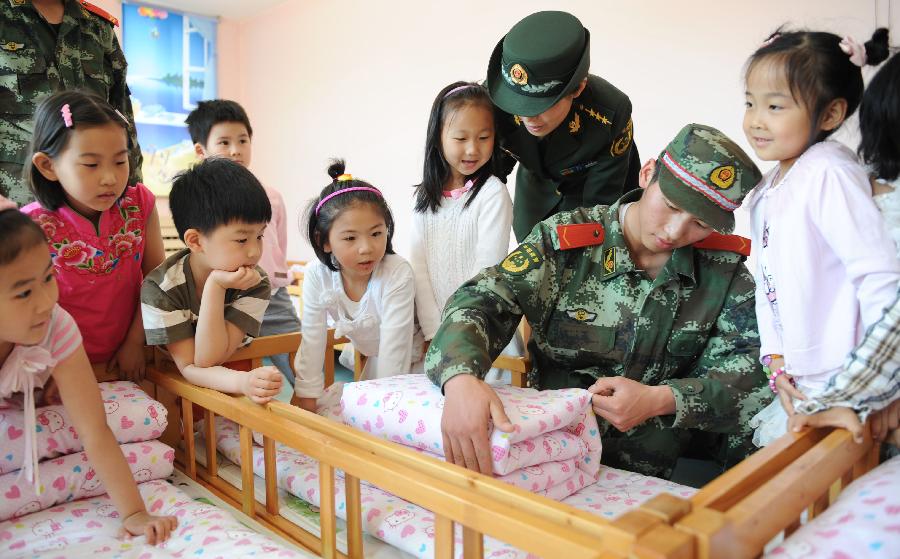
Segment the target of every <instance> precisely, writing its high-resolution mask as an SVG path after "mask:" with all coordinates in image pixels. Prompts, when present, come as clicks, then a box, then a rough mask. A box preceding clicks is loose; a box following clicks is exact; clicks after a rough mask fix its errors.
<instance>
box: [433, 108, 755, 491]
mask: <svg viewBox="0 0 900 559" xmlns="http://www.w3.org/2000/svg"><path fill="white" fill-rule="evenodd" d="M760 176H761V175H760V172H759V170H758V169H757V168H756V165H754V164H753V162H752V161H751V160H750V158H749V157H748V156H747V154H746V153H744V152H743V151H742V150H741V148H740V147H738V146H737V145H736V144H735V143H734V142H733V141H731V140H730V139H728V137H727V136H725V135H724V134H722V133H721V132H720V131H718V130H715V129H714V128H710V127H708V126H702V125H698V124H691V125H688V126H685V127H684V128H683V129H682V130H681V131H680V132H679V133H678V135H677V136H676V137H675V139H674V140H672V141H671V142H670V143H669V145H668V146H667V147H666V149H665V150H664V151H663V152H662V153H661V154H660V156H659V157H658V158H657V159H656V160H653V159H650V160H649V161H647V162H646V163H645V164H644V166H643V167H641V170H640V173H639V181H640V186H641V190H637V191H634V192H630V193H628V194H626V195H625V196H623V197H622V198H620V199H619V201H617V202H616V203H615V204H613V205H612V206H595V207H593V208H582V209H579V210H575V211H572V212H562V213H559V214H557V215H555V216H554V217H552V218H550V219H548V220H546V221H543V222H541V223H540V224H538V225H537V226H536V227H535V228H534V230H532V232H531V234H529V235H528V237H526V239H525V242H524V243H523V244H521V245H519V248H518V249H516V250H515V251H513V252H512V253H511V254H510V255H509V256H507V258H506V260H504V261H503V262H502V263H501V264H500V265H498V266H495V267H493V268H487V269H485V270H483V271H482V272H481V273H480V274H479V275H477V276H475V277H474V278H473V279H471V280H470V281H469V282H468V283H466V284H464V285H463V286H462V287H461V288H459V290H457V292H456V293H455V294H454V295H453V296H452V297H451V299H450V301H449V302H448V303H447V305H446V307H445V308H444V322H443V324H441V327H440V329H438V331H437V334H435V336H434V339H433V340H432V342H431V345H430V347H429V349H428V354H427V356H426V358H425V372H426V373H427V374H428V376H429V377H430V378H431V379H432V381H433V382H434V383H435V384H437V385H438V386H441V387H442V388H443V390H444V394H445V395H446V400H445V403H444V411H443V415H442V418H441V428H442V431H443V434H444V449H445V453H446V456H447V459H448V460H450V461H453V462H455V463H457V464H459V465H462V466H466V467H469V468H471V469H476V470H480V471H482V472H489V471H490V467H491V460H490V455H491V454H490V444H489V443H488V438H487V435H488V432H489V431H488V429H489V428H488V424H489V420H492V421H493V424H494V426H495V428H498V429H501V430H507V429H509V428H511V427H512V426H511V425H510V424H509V421H508V419H507V417H506V415H505V413H504V412H503V407H502V406H500V405H499V399H497V395H496V394H495V393H494V392H493V391H492V390H491V388H490V387H489V386H488V385H486V384H485V383H484V382H482V381H481V380H480V379H481V378H483V377H484V373H485V372H487V371H488V370H489V369H490V367H491V362H492V360H493V359H494V358H496V356H497V355H498V354H499V353H500V351H501V350H502V349H503V347H504V346H505V345H506V343H507V342H508V341H509V339H510V338H511V337H512V335H513V332H514V331H515V329H516V326H517V325H518V324H519V321H520V320H521V318H522V316H523V315H524V316H525V318H526V319H527V320H528V322H529V323H530V324H531V327H532V341H531V343H530V344H529V348H530V349H531V358H532V364H533V367H534V370H533V372H532V375H533V376H532V379H531V380H532V381H533V383H534V384H535V385H536V386H537V387H538V388H540V389H557V388H586V389H588V390H589V391H590V392H591V393H593V394H594V396H593V400H592V401H593V408H594V412H595V413H596V414H597V416H598V417H599V418H600V419H601V422H600V424H601V435H602V438H603V460H602V461H603V463H604V464H606V465H609V466H612V467H616V468H623V469H627V470H631V471H635V472H639V473H642V474H645V475H652V476H657V477H666V478H668V477H670V476H671V474H672V471H673V469H674V466H675V462H676V461H677V459H678V458H679V457H681V456H684V455H687V454H688V453H689V452H697V451H701V452H711V453H712V454H713V456H711V458H713V459H715V460H716V461H717V462H719V463H720V465H721V466H722V469H723V470H724V468H726V467H729V466H731V465H733V464H735V463H737V462H739V461H740V460H742V459H743V458H745V457H746V456H747V455H748V454H749V453H751V452H753V451H754V450H755V447H754V446H753V444H752V442H751V438H752V434H753V430H752V429H750V428H749V426H748V422H747V419H748V418H750V417H753V415H754V414H755V413H756V412H757V411H759V410H760V409H762V407H763V406H765V405H766V404H768V403H769V401H771V399H772V395H771V392H767V390H768V389H767V388H766V379H765V376H764V375H763V372H762V369H761V368H760V364H759V335H758V334H757V332H756V311H755V306H754V283H753V277H752V276H751V275H750V273H749V272H748V271H747V269H746V267H745V266H744V264H743V261H744V256H743V255H742V254H740V252H741V248H742V247H741V244H742V242H744V241H746V239H741V238H740V237H734V236H731V235H728V234H729V233H731V231H732V229H733V227H734V216H733V213H732V212H733V211H734V210H735V209H736V208H737V207H738V206H739V205H740V203H741V200H742V199H743V198H744V196H745V194H746V193H747V192H749V191H750V189H752V188H753V187H754V186H755V185H756V184H757V182H759V179H760ZM717 233H718V234H717ZM743 248H744V249H749V243H746V246H744V247H743ZM743 252H744V253H746V252H747V251H746V250H744V251H743ZM448 449H449V451H448Z"/></svg>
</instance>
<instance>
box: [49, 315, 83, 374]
mask: <svg viewBox="0 0 900 559" xmlns="http://www.w3.org/2000/svg"><path fill="white" fill-rule="evenodd" d="M47 345H48V348H47V349H48V350H50V355H52V356H53V358H54V359H56V361H57V362H61V361H64V360H65V359H66V358H67V357H69V356H70V355H72V353H73V352H74V351H75V350H76V349H78V346H80V345H81V332H80V331H79V330H78V325H77V324H75V319H74V318H72V315H70V314H69V313H68V312H66V310H65V309H63V308H62V307H60V306H59V305H56V307H55V308H54V309H53V315H52V317H51V318H50V328H49V331H48V333H47Z"/></svg>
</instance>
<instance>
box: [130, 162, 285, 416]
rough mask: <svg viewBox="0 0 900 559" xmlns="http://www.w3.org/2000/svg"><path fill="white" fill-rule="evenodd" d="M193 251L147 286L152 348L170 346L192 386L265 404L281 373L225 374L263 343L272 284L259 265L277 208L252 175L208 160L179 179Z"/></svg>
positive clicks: (176, 209) (180, 209) (175, 193)
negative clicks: (250, 346)
mask: <svg viewBox="0 0 900 559" xmlns="http://www.w3.org/2000/svg"><path fill="white" fill-rule="evenodd" d="M169 206H170V208H171V210H172V219H173V220H174V221H175V227H176V228H177V229H178V235H179V236H180V237H181V239H182V240H183V241H184V244H185V245H187V248H184V249H182V250H180V251H178V252H176V253H175V254H173V255H172V256H170V257H169V258H167V259H166V260H165V261H164V262H163V263H162V264H160V265H159V266H158V267H157V268H156V269H155V270H153V271H152V272H150V274H148V275H147V277H146V278H144V284H143V286H142V287H141V311H142V312H143V319H144V332H145V333H146V335H147V343H148V344H150V345H165V346H166V348H167V349H168V351H169V353H170V354H171V356H172V359H173V360H174V361H175V364H176V365H177V366H178V369H179V370H180V371H181V374H183V375H184V377H185V378H186V379H188V380H189V381H190V382H192V383H194V384H196V385H198V386H205V387H207V388H213V389H215V390H219V391H222V392H227V393H229V394H243V395H245V396H247V397H249V398H250V399H251V400H253V401H254V402H257V403H265V402H267V401H269V400H271V399H272V398H274V397H275V396H276V395H277V394H278V392H279V391H280V390H281V373H279V372H278V370H277V369H275V368H274V367H259V368H257V369H254V370H252V371H250V372H249V373H247V372H238V371H235V370H232V369H229V368H227V367H222V366H220V365H221V364H222V363H223V362H226V361H228V359H229V357H231V354H232V353H234V351H235V350H236V349H237V348H238V347H241V346H243V345H246V344H247V343H249V341H250V339H251V338H253V337H256V336H257V335H259V330H260V322H261V321H262V318H263V314H264V313H265V312H266V306H267V305H268V303H269V293H270V289H269V281H268V279H266V277H265V274H264V273H263V271H262V270H261V269H260V268H259V267H258V266H257V265H256V264H257V263H258V262H259V259H260V256H261V255H262V250H263V247H262V239H263V234H264V233H265V230H266V224H267V223H269V221H270V220H271V219H272V206H271V205H270V204H269V199H268V197H267V196H266V192H265V190H263V187H262V185H261V184H260V183H259V181H258V180H256V177H254V176H253V173H251V172H250V171H248V170H247V169H246V168H244V167H242V166H241V165H238V164H237V163H234V162H233V161H229V160H227V159H221V158H211V159H208V160H206V161H204V162H202V163H200V164H199V165H197V166H196V167H194V168H193V169H191V170H190V171H187V172H185V173H182V174H181V175H179V176H178V177H177V178H176V179H175V182H174V183H173V184H172V191H171V193H170V194H169Z"/></svg>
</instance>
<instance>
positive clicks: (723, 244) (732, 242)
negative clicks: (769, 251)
mask: <svg viewBox="0 0 900 559" xmlns="http://www.w3.org/2000/svg"><path fill="white" fill-rule="evenodd" d="M694 248H702V249H706V250H726V251H728V252H735V253H737V254H740V255H741V256H750V239H748V238H747V237H741V236H740V235H722V234H720V233H713V234H711V235H710V236H709V237H707V238H705V239H703V240H702V241H699V242H696V243H694Z"/></svg>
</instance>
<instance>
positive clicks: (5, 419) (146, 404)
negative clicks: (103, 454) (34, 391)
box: [0, 381, 168, 474]
mask: <svg viewBox="0 0 900 559" xmlns="http://www.w3.org/2000/svg"><path fill="white" fill-rule="evenodd" d="M99 386H100V395H101V397H102V398H103V404H104V407H105V408H106V422H107V423H108V424H109V426H110V428H111V429H112V432H113V434H114V435H115V437H116V440H117V441H118V442H119V443H120V444H124V443H133V442H142V441H150V440H154V439H157V438H159V436H160V434H161V433H162V432H163V431H164V430H165V428H166V425H167V424H168V422H167V419H166V415H167V411H166V408H164V407H163V405H162V404H160V403H159V402H157V401H156V400H154V399H152V398H150V396H148V395H147V393H146V392H144V391H143V390H141V389H140V387H138V385H136V384H135V383H133V382H129V381H115V382H101V383H100V385H99ZM36 414H37V428H36V431H37V432H36V433H35V444H36V445H37V450H38V459H39V460H43V459H45V458H55V457H57V456H62V455H65V454H72V453H73V452H79V451H81V450H83V449H84V446H83V445H82V444H81V440H80V439H79V438H78V434H77V433H76V432H75V428H74V427H73V426H72V423H71V421H69V415H68V413H67V412H66V409H65V407H63V406H61V405H59V406H46V407H43V408H38V409H37V410H36ZM24 419H25V418H24V410H22V409H16V408H5V409H4V408H0V474H4V473H8V472H14V471H16V470H19V469H20V468H21V467H22V461H23V460H24V458H25V437H24V436H23V435H24V434H25V433H24V431H23V429H24V426H25V421H24Z"/></svg>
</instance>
